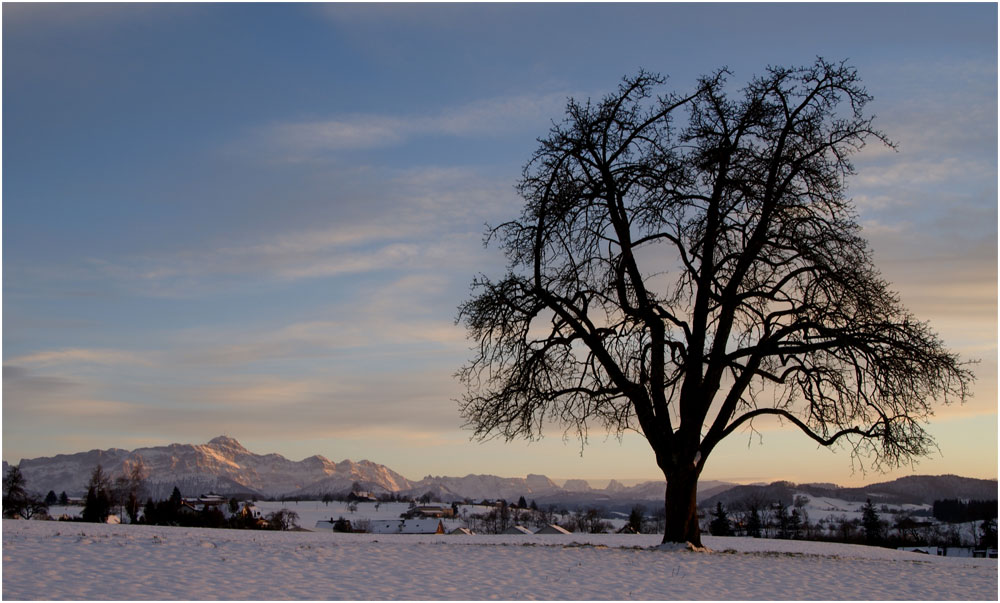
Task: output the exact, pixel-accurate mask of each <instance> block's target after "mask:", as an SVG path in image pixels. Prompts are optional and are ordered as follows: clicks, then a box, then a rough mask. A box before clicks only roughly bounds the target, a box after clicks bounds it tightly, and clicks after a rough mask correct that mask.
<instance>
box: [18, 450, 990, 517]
mask: <svg viewBox="0 0 1000 603" xmlns="http://www.w3.org/2000/svg"><path fill="white" fill-rule="evenodd" d="M140 460H141V462H142V464H143V465H144V468H145V473H146V476H147V478H146V485H147V492H148V495H150V496H152V497H153V498H157V499H159V498H166V497H167V496H169V494H170V492H171V491H172V490H173V488H174V487H175V486H176V487H178V488H179V489H180V491H181V493H182V494H184V495H185V496H196V495H199V494H203V493H207V492H215V493H218V494H224V495H227V496H233V495H235V496H256V497H262V498H279V497H303V498H320V497H322V496H323V495H324V494H328V493H329V494H344V493H347V492H349V491H350V490H351V488H352V487H353V486H354V484H355V483H357V484H359V485H360V487H361V488H363V489H365V490H368V491H371V492H374V493H376V494H381V493H395V494H397V495H400V496H414V497H419V496H422V495H424V494H427V493H430V494H432V495H434V496H437V497H438V498H440V499H441V500H444V501H450V500H462V499H473V500H481V499H498V498H503V499H507V500H517V499H518V497H520V496H524V497H525V498H526V499H529V500H535V501H536V502H537V503H538V504H560V505H569V504H574V505H596V506H604V507H608V508H625V509H627V508H628V506H629V505H631V504H635V503H644V502H645V503H650V502H654V503H660V502H661V501H662V500H663V494H664V483H663V482H662V481H649V482H644V483H640V484H637V485H635V486H631V487H629V486H625V485H623V484H621V483H619V482H617V481H615V480H612V481H611V482H610V483H609V484H608V485H607V487H605V488H600V489H598V488H592V487H591V486H590V484H589V483H588V482H586V481H585V480H568V481H566V482H565V483H563V485H561V486H560V485H559V484H557V483H555V482H554V481H552V480H551V479H549V478H548V477H546V476H544V475H533V474H530V475H528V476H527V477H523V478H518V477H513V478H512V477H497V476H495V475H474V474H473V475H466V476H465V477H444V476H427V477H425V478H423V479H421V480H419V481H412V480H409V479H407V478H405V477H403V476H402V475H400V474H399V473H396V472H395V471H393V470H391V469H389V468H388V467H386V466H384V465H380V464H378V463H373V462H371V461H367V460H363V461H360V462H354V461H351V460H343V461H340V462H339V463H335V462H333V461H330V460H329V459H327V458H324V457H322V456H319V455H316V456H311V457H309V458H306V459H303V460H301V461H292V460H289V459H287V458H285V457H283V456H282V455H280V454H273V453H272V454H264V455H260V454H255V453H253V452H250V451H249V450H247V449H246V448H244V447H243V446H242V445H241V444H240V443H239V442H238V441H236V440H235V439H233V438H230V437H226V436H219V437H217V438H213V439H212V440H210V441H209V442H208V443H206V444H170V445H168V446H155V447H148V448H137V449H135V450H131V451H129V450H123V449H120V448H110V449H108V450H91V451H89V452H79V453H76V454H61V455H56V456H53V457H40V458H35V459H24V460H22V461H21V463H20V465H19V467H20V469H21V473H22V474H23V475H24V477H25V480H26V482H27V486H28V488H29V489H30V490H32V491H36V492H39V493H44V492H48V491H49V490H52V491H54V492H57V493H58V492H63V491H65V492H66V493H67V494H68V495H70V496H82V495H83V494H84V493H85V492H86V488H87V482H88V481H89V479H90V475H91V473H92V472H93V470H94V468H95V467H96V466H97V465H98V464H100V465H101V466H102V467H103V468H104V469H105V470H106V471H107V472H108V473H109V474H110V475H111V477H112V478H114V477H117V476H119V475H122V474H124V473H127V472H128V471H129V470H130V469H131V468H132V467H133V466H134V465H135V464H136V463H138V462H139V461H140ZM3 467H4V473H5V474H6V472H7V463H6V462H4V463H3ZM788 486H794V485H793V484H788V483H787V482H778V483H776V484H771V485H770V486H739V485H738V484H734V483H729V482H719V481H712V480H703V481H702V482H701V483H699V491H698V498H699V500H700V501H704V502H707V501H712V504H714V501H715V500H716V498H718V500H723V501H724V502H725V501H726V500H727V499H728V498H731V497H733V496H734V495H735V496H741V495H746V494H749V493H753V491H752V490H747V489H748V488H750V489H752V488H769V489H771V490H774V489H775V488H778V490H781V492H779V491H778V490H774V492H770V491H767V490H765V491H761V492H758V494H760V495H765V494H767V495H768V497H769V498H772V499H774V495H778V496H779V499H780V497H781V493H782V492H784V491H785V490H788ZM796 488H797V489H799V490H802V489H804V488H811V489H813V490H816V491H817V494H816V495H817V496H820V495H827V494H828V493H829V492H835V493H836V494H837V495H838V498H845V499H847V498H850V497H856V496H862V497H863V496H865V495H869V496H871V495H872V492H876V496H879V497H883V498H884V497H892V500H891V501H888V500H887V502H896V501H897V500H898V501H900V502H914V503H917V504H922V503H929V502H931V501H933V500H934V499H935V498H996V488H997V482H996V481H995V480H992V481H991V480H973V479H971V478H962V477H957V476H911V477H905V478H900V479H898V480H895V481H892V482H886V483H882V484H873V485H872V486H865V487H862V488H838V487H837V486H835V485H833V484H814V485H803V486H796ZM990 488H992V493H993V494H992V495H991V496H985V495H984V494H983V492H986V491H989V489H990ZM821 490H822V491H823V494H819V493H818V492H819V491H821Z"/></svg>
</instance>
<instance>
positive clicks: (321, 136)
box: [240, 92, 571, 162]
mask: <svg viewBox="0 0 1000 603" xmlns="http://www.w3.org/2000/svg"><path fill="white" fill-rule="evenodd" d="M569 96H571V94H568V93H565V92H559V93H547V94H539V95H517V96H509V97H502V98H494V99H485V100H480V101H475V102H472V103H468V104H465V105H461V106H457V107H452V108H449V109H445V110H443V111H441V112H439V113H435V114H429V115H428V114H425V115H383V114H364V113H355V114H346V115H337V116H332V117H329V118H324V119H311V120H301V121H287V122H281V123H275V124H271V125H269V126H266V127H264V128H262V129H260V130H259V131H258V132H257V133H256V134H255V135H254V136H253V137H252V140H251V143H250V146H251V147H252V148H254V149H256V150H259V151H262V152H264V153H266V154H269V155H270V156H271V157H272V158H276V159H278V160H280V161H290V162H297V161H310V160H315V159H317V158H318V157H320V156H323V155H327V154H330V153H337V152H341V151H356V150H365V149H375V148H381V147H388V146H393V145H399V144H403V143H406V142H409V141H410V140H413V139H415V138H418V137H424V136H447V137H456V138H462V137H473V136H486V137H495V136H500V135H505V134H509V133H511V132H516V131H520V130H529V131H531V132H535V133H537V131H538V130H539V127H544V125H545V124H546V123H548V120H549V119H551V117H552V116H553V115H559V114H560V113H561V112H562V110H563V109H564V107H565V104H566V100H567V98H568V97H569ZM244 144H245V142H241V144H240V146H241V147H243V146H244Z"/></svg>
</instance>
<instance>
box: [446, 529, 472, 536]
mask: <svg viewBox="0 0 1000 603" xmlns="http://www.w3.org/2000/svg"><path fill="white" fill-rule="evenodd" d="M448 533H449V534H463V535H465V536H475V534H473V533H472V530H470V529H469V528H455V529H454V530H452V531H450V532H448Z"/></svg>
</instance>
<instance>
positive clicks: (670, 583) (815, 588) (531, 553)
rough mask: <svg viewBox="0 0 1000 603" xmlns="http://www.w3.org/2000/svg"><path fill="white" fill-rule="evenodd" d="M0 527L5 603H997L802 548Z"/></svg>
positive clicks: (797, 544) (971, 567) (906, 573)
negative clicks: (326, 602) (274, 602)
mask: <svg viewBox="0 0 1000 603" xmlns="http://www.w3.org/2000/svg"><path fill="white" fill-rule="evenodd" d="M704 541H705V544H706V546H708V547H709V548H711V549H714V550H715V552H711V553H707V552H690V551H684V550H657V549H656V548H655V546H656V545H657V544H658V542H659V537H657V536H647V535H616V534H599V535H582V534H572V535H568V536H404V535H394V536H386V535H373V534H332V533H309V532H260V531H237V530H208V529H194V528H167V527H158V526H143V525H104V524H85V523H69V522H54V521H51V522H45V521H14V520H4V521H3V592H2V596H3V598H4V599H827V600H829V599H835V600H836V599H852V600H858V599H966V600H969V599H977V600H996V599H997V594H998V592H997V561H996V560H995V559H968V558H964V559H962V558H948V557H928V556H926V555H919V554H916V553H904V552H899V551H893V550H888V549H880V548H872V547H863V546H855V545H840V544H826V543H816V542H804V541H787V540H786V541H779V540H761V539H745V538H713V537H710V536H707V537H705V538H704Z"/></svg>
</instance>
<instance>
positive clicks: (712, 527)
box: [708, 501, 733, 536]
mask: <svg viewBox="0 0 1000 603" xmlns="http://www.w3.org/2000/svg"><path fill="white" fill-rule="evenodd" d="M713 515H715V519H713V520H712V523H710V524H709V525H708V529H709V531H710V532H711V533H712V536H731V535H732V533H733V529H732V526H730V524H729V516H728V515H726V509H725V508H723V506H722V501H719V502H717V503H715V513H713Z"/></svg>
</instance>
